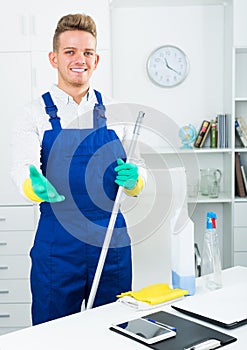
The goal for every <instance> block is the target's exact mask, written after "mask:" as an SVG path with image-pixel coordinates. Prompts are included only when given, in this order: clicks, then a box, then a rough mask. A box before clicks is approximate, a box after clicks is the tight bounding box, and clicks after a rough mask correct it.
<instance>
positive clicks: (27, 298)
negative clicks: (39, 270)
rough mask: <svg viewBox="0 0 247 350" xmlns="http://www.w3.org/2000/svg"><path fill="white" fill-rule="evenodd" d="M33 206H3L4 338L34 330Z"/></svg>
mask: <svg viewBox="0 0 247 350" xmlns="http://www.w3.org/2000/svg"><path fill="white" fill-rule="evenodd" d="M34 231H35V208H34V207H33V206H19V207H18V206H9V207H3V206H0V334H3V333H7V332H11V331H14V330H16V329H19V328H23V327H29V326H31V292H30V282H29V276H30V267H31V259H30V256H29V251H30V249H31V247H32V244H33V239H34Z"/></svg>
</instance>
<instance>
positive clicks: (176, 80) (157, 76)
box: [147, 45, 189, 88]
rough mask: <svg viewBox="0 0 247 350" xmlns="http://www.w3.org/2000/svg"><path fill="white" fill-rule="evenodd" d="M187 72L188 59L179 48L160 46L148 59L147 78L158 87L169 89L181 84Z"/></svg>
mask: <svg viewBox="0 0 247 350" xmlns="http://www.w3.org/2000/svg"><path fill="white" fill-rule="evenodd" d="M188 72H189V60H188V57H187V55H186V54H185V53H184V52H183V50H181V49H180V48H179V47H176V46H173V45H164V46H160V47H158V48H157V49H155V50H154V51H153V52H152V53H151V54H150V56H149V57H148V60H147V73H148V77H149V78H150V80H151V81H152V82H153V83H154V84H156V85H158V86H162V87H166V88H170V87H173V86H176V85H178V84H181V83H182V82H183V81H184V79H185V78H186V77H187V75H188Z"/></svg>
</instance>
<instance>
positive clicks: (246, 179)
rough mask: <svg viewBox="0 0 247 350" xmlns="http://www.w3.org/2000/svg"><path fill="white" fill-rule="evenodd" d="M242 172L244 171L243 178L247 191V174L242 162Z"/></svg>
mask: <svg viewBox="0 0 247 350" xmlns="http://www.w3.org/2000/svg"><path fill="white" fill-rule="evenodd" d="M240 167H241V172H242V176H243V180H244V188H245V192H247V178H246V174H245V169H244V166H243V165H242V164H241V165H240Z"/></svg>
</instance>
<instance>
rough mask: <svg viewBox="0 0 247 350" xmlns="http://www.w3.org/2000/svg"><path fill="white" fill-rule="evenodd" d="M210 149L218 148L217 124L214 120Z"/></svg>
mask: <svg viewBox="0 0 247 350" xmlns="http://www.w3.org/2000/svg"><path fill="white" fill-rule="evenodd" d="M210 148H217V124H216V122H215V121H214V120H212V124H211V129H210Z"/></svg>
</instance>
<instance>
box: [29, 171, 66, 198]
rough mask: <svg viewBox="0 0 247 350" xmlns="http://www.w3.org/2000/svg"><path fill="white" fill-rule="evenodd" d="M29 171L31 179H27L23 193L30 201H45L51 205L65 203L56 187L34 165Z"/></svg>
mask: <svg viewBox="0 0 247 350" xmlns="http://www.w3.org/2000/svg"><path fill="white" fill-rule="evenodd" d="M29 171H30V179H27V180H26V181H25V182H24V184H23V191H24V193H25V194H26V196H27V197H28V198H29V199H31V200H34V201H36V202H44V201H45V202H50V203H56V202H62V201H64V199H65V197H64V196H62V195H60V194H58V192H57V190H56V189H55V187H54V186H53V185H52V184H51V183H50V182H49V181H48V180H47V178H46V177H45V176H43V175H42V174H41V173H40V172H39V171H38V170H37V169H36V168H35V166H34V165H30V167H29ZM30 185H31V191H30ZM32 190H33V191H32Z"/></svg>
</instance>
